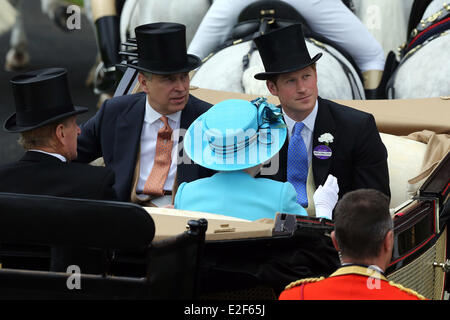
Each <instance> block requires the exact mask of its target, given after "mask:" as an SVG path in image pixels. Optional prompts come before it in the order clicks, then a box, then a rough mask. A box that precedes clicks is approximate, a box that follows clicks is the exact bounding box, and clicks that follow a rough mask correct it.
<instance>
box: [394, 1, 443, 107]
mask: <svg viewBox="0 0 450 320" xmlns="http://www.w3.org/2000/svg"><path fill="white" fill-rule="evenodd" d="M449 32H450V4H444V5H443V7H442V9H441V10H439V11H438V12H436V13H434V14H433V15H431V16H429V17H428V18H427V19H422V20H421V21H420V23H419V24H418V25H417V27H416V28H414V29H413V30H412V31H411V33H410V35H409V37H408V41H407V42H405V43H404V44H402V45H401V46H400V47H399V48H398V51H399V54H400V62H399V63H398V65H397V66H396V68H395V71H394V72H393V74H392V76H391V77H390V79H389V81H388V83H387V85H386V91H387V92H391V94H392V96H391V98H392V99H395V89H394V79H395V76H396V74H397V72H398V70H399V68H400V66H401V65H403V64H404V63H405V62H406V61H407V60H408V59H409V58H410V57H411V56H412V55H413V54H414V53H416V52H417V51H418V50H419V49H420V48H422V47H424V46H425V45H427V44H428V43H430V42H431V41H433V40H434V39H437V38H440V37H442V36H445V35H447V34H448V33H449Z"/></svg>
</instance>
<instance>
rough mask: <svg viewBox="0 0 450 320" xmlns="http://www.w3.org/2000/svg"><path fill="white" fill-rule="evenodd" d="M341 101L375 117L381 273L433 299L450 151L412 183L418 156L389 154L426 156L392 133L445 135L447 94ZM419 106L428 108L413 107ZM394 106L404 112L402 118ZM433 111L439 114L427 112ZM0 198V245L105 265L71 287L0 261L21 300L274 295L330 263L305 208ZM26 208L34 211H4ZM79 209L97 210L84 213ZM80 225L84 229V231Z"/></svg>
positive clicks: (332, 256)
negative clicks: (233, 213)
mask: <svg viewBox="0 0 450 320" xmlns="http://www.w3.org/2000/svg"><path fill="white" fill-rule="evenodd" d="M136 76H137V73H136V71H134V70H132V69H127V70H126V72H125V73H124V76H123V77H122V81H121V83H120V84H119V86H118V89H117V92H116V95H123V94H132V93H134V92H136V91H137V90H138V88H137V87H136ZM191 92H192V94H193V95H195V96H197V97H199V98H202V99H204V100H206V101H209V102H211V103H216V102H218V101H220V100H223V99H226V98H230V97H238V98H245V99H250V98H252V97H251V96H248V95H243V94H235V93H227V92H217V91H212V90H203V89H193V90H192V91H191ZM272 98H274V97H269V100H271V99H272ZM274 102H275V101H274ZM345 104H347V105H351V106H355V107H357V108H361V109H364V108H366V109H365V110H366V111H369V112H371V113H373V114H374V116H375V118H376V121H377V125H378V126H379V130H380V132H383V134H382V138H383V141H384V142H385V144H386V147H387V149H388V153H389V157H390V159H389V161H390V162H389V165H390V175H391V190H392V196H393V197H392V203H391V208H392V215H393V217H394V225H395V248H394V255H393V258H392V263H391V265H390V267H389V269H388V270H387V274H388V278H389V279H390V280H392V281H394V282H396V283H399V284H401V285H403V286H405V287H408V288H411V289H414V290H416V291H418V292H419V293H420V294H422V295H424V296H425V297H427V298H429V299H442V298H443V297H444V289H445V279H446V272H447V271H448V270H449V262H448V260H447V237H448V235H447V219H448V216H449V214H450V208H449V206H450V201H449V193H450V187H449V186H450V154H449V152H448V149H445V148H444V150H447V151H446V152H443V153H442V154H441V157H440V158H439V160H440V161H438V162H437V163H438V164H437V165H435V166H432V167H430V168H431V169H430V170H429V171H430V172H431V173H430V172H428V173H425V174H424V175H423V176H422V177H419V178H418V183H417V184H415V185H414V184H411V183H407V181H406V180H408V178H406V177H407V176H408V177H409V178H413V177H415V176H416V175H418V174H419V173H420V171H421V170H422V169H423V168H422V167H421V165H420V164H422V161H421V159H418V162H419V165H418V166H417V165H416V167H411V166H410V163H407V162H403V160H402V158H396V157H398V155H396V154H397V153H396V152H399V154H400V155H402V156H407V157H410V158H407V160H408V161H410V162H411V163H412V164H413V163H415V161H412V160H411V159H412V158H411V157H412V156H415V157H417V158H420V157H423V156H424V154H425V153H426V152H427V149H429V147H432V146H430V145H423V146H420V147H419V148H416V147H417V145H416V143H415V142H416V141H412V140H408V141H406V140H405V141H402V142H403V143H405V144H406V146H402V145H401V144H399V143H400V142H399V141H400V140H396V139H397V138H400V137H399V136H401V135H407V134H410V133H413V132H416V131H420V130H423V129H427V130H430V131H432V132H434V133H437V134H448V133H449V132H450V127H449V124H448V121H446V119H448V117H445V115H448V112H449V111H448V110H449V109H448V107H449V105H448V100H444V99H439V98H436V99H416V100H403V101H402V100H399V101H370V102H369V101H356V100H355V101H346V102H345ZM424 105H426V110H425V111H422V110H423V109H424V108H423V106H424ZM402 113H403V114H405V115H406V116H404V117H399V116H398V115H399V114H402ZM430 114H431V115H436V118H435V119H430V116H429V115H430ZM425 115H428V117H426V116H425ZM446 139H448V137H447V136H446ZM409 141H411V144H409ZM413 142H414V143H413ZM447 142H448V141H447ZM417 143H418V142H417ZM402 152H403V153H405V152H409V153H411V154H409V153H408V154H402ZM394 155H396V156H394ZM419 160H420V161H419ZM396 162H401V164H400V165H399V163H396ZM416 180H417V179H416ZM423 181H425V182H423ZM415 188H416V189H415ZM408 192H409V193H408ZM11 197H12V198H14V197H16V198H15V201H10V200H11ZM25 198H26V199H25ZM73 201H78V202H79V203H80V202H82V203H83V204H85V207H84V211H83V212H84V213H85V214H84V215H82V216H83V218H82V219H86V220H80V221H78V220H77V219H78V218H75V217H78V216H79V214H80V212H76V210H72V209H73V207H75V206H73ZM0 206H1V208H2V209H1V210H2V213H3V212H8V214H2V215H0V217H1V221H0V226H1V229H0V230H1V232H0V242H2V243H4V242H15V241H16V242H20V241H22V242H25V244H26V245H29V244H34V245H35V244H39V245H42V244H44V245H54V244H59V245H73V244H74V243H77V244H78V245H83V246H85V247H89V248H96V249H99V250H100V251H101V252H102V254H103V259H104V260H103V261H104V262H105V263H104V268H103V270H102V272H101V274H97V275H93V274H81V275H80V277H81V278H79V279H80V281H81V282H80V283H81V284H82V287H81V289H80V290H69V289H68V284H69V283H70V281H71V280H73V278H71V277H73V276H74V275H73V274H71V273H58V272H49V271H36V270H35V271H25V270H14V269H6V268H3V269H0V284H1V285H0V287H1V289H0V293H1V295H0V296H1V297H3V298H11V297H12V298H14V297H24V294H25V293H26V295H25V297H31V298H36V297H40V298H44V297H50V298H55V297H56V298H131V299H133V298H150V299H160V298H165V299H176V298H182V299H186V298H188V299H192V298H196V299H197V298H199V299H211V298H212V299H245V300H247V299H276V298H277V296H278V294H279V293H280V291H281V290H283V288H284V286H286V285H287V284H289V283H290V282H291V281H294V280H298V279H301V278H306V277H316V276H322V275H323V276H327V275H329V274H330V273H332V272H333V271H334V270H335V269H336V268H337V266H338V265H339V258H338V255H337V252H336V251H335V250H334V248H333V246H332V243H331V239H330V237H329V233H330V232H331V230H332V229H333V222H332V221H329V220H325V219H317V218H314V217H294V216H291V215H287V214H283V213H278V214H277V216H276V219H274V220H273V221H254V222H248V221H243V220H239V219H235V218H231V217H227V216H226V215H223V216H221V215H213V214H208V213H199V212H187V211H180V210H174V209H163V208H150V207H148V208H147V207H146V208H143V207H140V206H137V205H134V204H129V203H126V204H125V203H117V202H105V201H103V202H102V201H86V200H76V199H75V200H73V199H61V198H56V197H53V199H49V197H36V198H35V199H33V196H25V197H24V196H23V195H8V194H3V195H1V197H0ZM58 210H59V212H62V211H63V212H67V215H63V216H62V218H61V219H57V221H56V222H54V224H52V225H51V226H52V227H53V230H61V232H55V234H56V235H52V232H50V231H48V230H50V229H48V230H41V228H39V224H38V223H36V221H41V219H42V217H43V216H44V217H45V216H46V215H48V214H50V217H53V218H55V217H56V216H57V215H58ZM30 211H33V212H35V213H36V215H34V216H31V218H27V219H25V218H23V219H19V220H17V218H16V219H15V220H14V219H12V218H11V217H14V216H18V215H19V214H20V215H24V214H28V213H29V212H30ZM87 212H89V213H90V214H92V215H95V216H97V217H98V218H97V219H89V216H88V215H86V213H87ZM94 212H95V213H94ZM111 213H113V214H114V215H111ZM224 214H226V213H224ZM5 217H6V218H5ZM47 218H48V217H47ZM80 219H81V218H80ZM25 221H26V222H27V223H25ZM49 221H50V220H49ZM68 222H71V223H76V225H78V226H80V228H79V229H81V230H82V231H81V232H80V230H78V231H77V232H74V230H73V229H74V228H67V224H68ZM82 222H83V223H88V224H89V226H90V227H88V228H85V229H83V228H81V226H82V225H83V224H81V223H82ZM58 224H59V225H58ZM17 225H22V227H23V229H20V230H21V232H7V231H8V230H9V229H12V228H17ZM64 225H66V227H65V228H63V227H62V226H64ZM138 225H140V227H139V228H137V226H138ZM186 226H189V227H188V230H187V231H186ZM99 235H101V237H100V238H101V239H102V240H101V241H99V240H98V238H99ZM20 249H21V248H19V249H17V248H14V250H12V251H11V250H5V249H4V248H3V249H2V251H1V255H2V256H7V255H8V254H11V253H12V254H15V255H16V256H19V257H20V256H22V257H23V256H26V257H27V258H29V257H33V255H34V257H35V256H36V255H35V253H36V251H30V250H28V251H27V253H26V254H23V253H20V252H19V251H20ZM40 254H41V255H40V256H39V257H40V258H42V259H48V251H45V250H42V251H40ZM76 279H77V278H75V280H76ZM75 285H76V281H75Z"/></svg>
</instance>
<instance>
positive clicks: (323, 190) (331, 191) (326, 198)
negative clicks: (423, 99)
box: [313, 174, 339, 220]
mask: <svg viewBox="0 0 450 320" xmlns="http://www.w3.org/2000/svg"><path fill="white" fill-rule="evenodd" d="M338 193H339V186H338V182H337V179H336V177H334V176H332V175H331V174H329V175H328V178H327V181H325V184H324V185H323V187H322V185H320V186H319V187H318V188H317V190H316V192H314V196H313V198H314V205H315V207H316V217H318V218H327V219H330V220H331V218H332V214H333V209H334V206H335V205H336V203H337V201H338Z"/></svg>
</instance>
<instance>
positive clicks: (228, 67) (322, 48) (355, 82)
mask: <svg viewBox="0 0 450 320" xmlns="http://www.w3.org/2000/svg"><path fill="white" fill-rule="evenodd" d="M306 45H307V47H308V51H309V52H310V55H311V56H314V55H315V54H316V53H318V52H322V53H323V56H322V58H320V60H319V61H318V62H317V74H318V88H319V94H320V95H321V97H323V98H327V99H365V95H364V88H363V84H362V81H361V79H360V77H359V75H358V74H357V72H356V70H355V69H354V67H353V66H352V64H351V63H350V62H349V61H348V60H347V59H346V58H345V57H344V56H343V55H341V53H340V52H338V51H337V50H336V49H334V48H333V47H331V46H329V45H326V44H323V43H319V42H316V41H313V40H309V39H307V41H306ZM250 46H251V41H246V42H242V43H239V44H236V45H232V46H230V47H227V48H225V49H223V50H221V51H219V52H218V53H216V54H214V55H213V56H211V57H210V58H209V59H208V60H206V61H205V62H204V63H203V65H202V66H201V67H200V68H199V69H197V71H196V72H195V74H194V75H193V77H192V81H191V84H192V85H193V86H198V87H200V88H205V89H213V90H221V91H229V92H241V93H247V94H258V95H270V92H269V91H268V89H267V87H266V84H265V81H261V80H256V79H254V77H253V76H254V75H255V74H256V73H259V72H264V66H263V64H262V61H261V57H260V55H259V52H258V51H257V50H255V51H253V53H252V54H251V58H250V61H249V66H248V68H247V69H246V70H243V60H242V58H243V57H244V56H245V55H247V53H248V52H249V50H250Z"/></svg>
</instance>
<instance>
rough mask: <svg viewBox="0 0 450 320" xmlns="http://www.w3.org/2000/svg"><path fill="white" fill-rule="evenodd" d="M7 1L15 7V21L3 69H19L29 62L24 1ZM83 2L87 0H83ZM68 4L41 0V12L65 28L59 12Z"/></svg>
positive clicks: (61, 1) (87, 0)
mask: <svg viewBox="0 0 450 320" xmlns="http://www.w3.org/2000/svg"><path fill="white" fill-rule="evenodd" d="M8 1H9V3H10V4H11V5H12V6H13V7H14V8H15V9H16V17H15V23H14V25H13V27H12V32H11V38H10V49H9V51H8V52H7V54H6V59H5V69H6V70H8V71H10V70H20V69H24V68H26V67H27V66H28V64H29V62H30V55H29V53H28V49H27V36H26V30H25V24H24V21H23V16H22V11H23V10H26V7H25V5H26V4H27V2H26V1H22V0H8ZM84 2H85V4H86V3H89V0H84ZM68 5H69V4H68V3H67V2H66V1H63V0H41V10H42V13H43V14H45V15H47V16H48V18H49V19H50V20H52V21H54V22H55V24H56V25H58V26H59V27H61V28H63V29H64V28H65V25H66V21H65V20H64V19H65V18H64V17H63V16H61V15H60V13H62V12H64V13H66V12H65V9H66V8H67V6H68Z"/></svg>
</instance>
